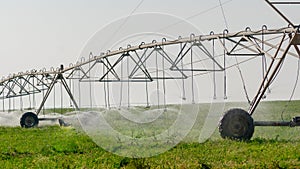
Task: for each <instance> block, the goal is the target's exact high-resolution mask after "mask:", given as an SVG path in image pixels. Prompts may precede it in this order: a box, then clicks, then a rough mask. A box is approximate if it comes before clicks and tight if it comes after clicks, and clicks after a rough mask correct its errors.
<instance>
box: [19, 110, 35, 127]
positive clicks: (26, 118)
mask: <svg viewBox="0 0 300 169" xmlns="http://www.w3.org/2000/svg"><path fill="white" fill-rule="evenodd" d="M20 124H21V127H23V128H32V127H36V126H37V125H38V124H39V119H38V117H37V115H36V114H34V113H32V112H26V113H24V114H23V115H22V117H21V119H20Z"/></svg>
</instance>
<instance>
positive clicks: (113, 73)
mask: <svg viewBox="0 0 300 169" xmlns="http://www.w3.org/2000/svg"><path fill="white" fill-rule="evenodd" d="M266 2H267V3H268V4H269V5H270V6H271V7H272V8H273V9H274V10H275V11H276V12H277V13H278V14H279V15H280V16H281V17H282V18H283V19H284V20H285V21H287V22H288V24H289V26H288V27H284V28H280V29H268V28H267V26H263V27H262V29H260V30H257V31H253V30H251V29H250V28H249V27H248V28H246V29H245V30H243V31H240V32H235V33H231V32H229V31H228V30H224V32H222V33H220V34H215V33H214V32H211V33H210V34H208V35H200V36H195V35H194V34H192V35H191V36H190V37H187V38H181V37H179V38H178V39H176V40H171V41H170V40H167V39H165V38H164V39H162V41H160V42H158V41H155V40H154V41H152V42H151V43H144V42H143V43H141V44H140V45H138V46H131V45H128V46H127V47H126V48H119V49H118V50H115V51H107V52H106V53H101V54H100V55H99V56H92V55H90V57H89V59H87V60H84V59H82V60H81V61H79V62H77V63H76V64H74V65H73V64H71V65H69V67H64V66H63V65H61V66H60V67H59V68H57V69H53V68H52V69H50V70H46V69H43V70H40V71H36V70H32V71H27V72H25V73H23V72H20V73H18V74H13V75H10V76H8V77H5V78H2V79H1V81H0V87H1V88H2V90H1V92H0V95H1V99H2V100H3V110H4V107H5V102H4V100H8V102H9V109H11V104H12V102H13V104H14V102H15V101H14V99H19V101H20V105H21V106H20V109H21V110H23V105H22V104H23V102H24V99H25V97H29V100H30V104H32V102H35V98H36V97H35V94H38V93H39V94H41V93H42V102H41V103H40V105H39V107H38V108H37V109H36V111H35V112H26V113H24V114H23V116H22V117H21V120H20V124H21V126H22V127H26V128H30V127H34V126H36V125H38V123H39V121H40V120H49V119H47V118H39V114H40V113H41V112H42V111H43V108H44V106H45V103H46V101H47V99H48V97H49V95H50V93H51V91H52V92H53V89H54V88H55V85H56V84H57V83H58V82H60V84H61V86H63V87H64V89H65V90H66V92H67V94H68V95H69V97H70V100H71V102H72V105H74V108H75V109H76V110H79V109H81V106H80V103H79V104H77V101H78V100H77V101H76V99H75V97H74V92H73V91H72V89H71V86H72V83H74V82H75V81H78V82H83V83H84V82H88V83H90V84H91V83H101V84H102V87H104V89H105V90H104V91H105V92H104V93H103V96H104V97H105V107H106V108H109V107H110V104H109V101H110V99H109V95H110V94H109V89H108V88H109V87H111V84H112V83H124V82H125V83H128V84H129V83H142V84H146V90H147V84H148V83H149V84H150V83H153V82H157V81H162V82H163V84H165V81H167V80H175V79H181V80H182V81H184V80H186V79H190V78H191V79H193V78H194V77H195V76H200V75H205V74H213V78H214V80H215V77H216V75H222V77H223V78H222V79H223V82H222V84H223V90H224V95H223V96H222V97H224V98H225V99H226V97H227V91H226V88H227V82H226V81H227V74H226V71H227V70H228V69H230V68H233V67H237V66H239V65H240V64H243V63H246V62H247V61H250V60H253V59H261V64H262V74H263V79H262V82H261V84H260V86H259V88H258V90H257V92H256V94H255V96H254V98H253V99H252V100H250V99H249V96H248V95H247V92H245V93H246V96H247V98H248V100H249V103H250V107H249V109H248V110H242V109H239V108H236V109H230V110H228V111H227V112H226V113H225V114H224V116H223V118H222V119H221V120H220V124H219V131H220V133H221V136H222V137H223V138H231V139H238V140H248V139H250V138H251V137H252V135H253V132H254V127H255V126H290V127H295V126H300V117H294V118H293V119H292V120H291V121H254V120H253V118H252V115H253V114H254V113H255V110H256V108H257V106H258V104H259V103H260V101H261V100H262V99H264V97H265V93H266V91H267V90H268V88H269V86H270V85H271V84H272V82H273V81H274V79H275V78H276V77H277V74H278V72H279V71H280V68H281V67H282V64H283V63H284V60H285V58H286V57H287V56H292V57H296V58H300V50H299V45H300V31H299V29H300V26H298V25H295V24H293V23H292V22H291V21H290V20H289V19H288V18H287V17H286V16H285V15H284V14H283V13H282V12H281V11H280V10H278V8H277V5H284V4H293V5H298V4H300V2H287V1H284V2H278V1H276V2H270V1H268V0H266ZM208 46H209V47H208ZM211 47H212V48H211ZM168 48H173V49H174V48H176V51H175V52H174V50H172V53H170V50H169V49H168ZM196 50H198V53H199V51H200V52H201V53H202V54H203V55H204V56H205V58H204V59H202V60H196V59H195V58H194V57H193V56H194V55H196V54H195V51H196ZM217 51H219V54H218V55H217V54H216V53H217ZM220 51H221V52H220ZM174 53H175V54H174ZM158 56H159V57H160V58H162V62H163V63H162V64H163V65H164V68H163V70H162V71H161V70H160V71H161V72H162V73H161V72H160V73H158V68H157V67H156V71H155V69H154V71H153V65H151V68H152V69H151V70H150V66H149V62H147V61H149V59H151V58H152V57H156V58H157V57H158ZM230 57H231V58H232V57H235V59H236V60H237V62H236V63H235V64H231V65H228V64H227V59H228V58H230ZM241 60H242V61H241ZM125 61H126V62H127V63H128V62H129V61H130V62H131V65H130V66H128V67H127V70H128V71H127V72H128V75H126V76H124V72H123V71H122V70H123V69H118V68H119V67H120V66H123V62H125ZM156 61H157V60H156ZM202 61H205V62H206V63H208V62H209V63H211V65H212V68H203V67H200V66H199V65H201V64H196V63H199V62H202ZM156 65H157V64H156ZM167 65H168V66H167ZM99 67H100V68H99ZM154 67H155V65H154ZM96 69H97V76H96V77H95V76H93V77H92V76H91V72H93V71H95V70H96ZM164 70H171V71H173V72H177V73H178V74H179V76H176V77H174V76H168V75H167V74H165V73H164ZM68 80H69V83H68ZM215 85H216V84H215V83H214V88H215ZM164 87H166V86H164ZM192 87H193V86H192ZM214 92H216V91H215V90H214ZM214 96H216V93H214ZM79 99H80V98H79ZM79 102H80V101H79ZM147 106H149V102H148V93H147Z"/></svg>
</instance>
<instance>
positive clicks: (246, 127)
mask: <svg viewBox="0 0 300 169" xmlns="http://www.w3.org/2000/svg"><path fill="white" fill-rule="evenodd" d="M219 132H220V134H221V136H222V138H225V139H226V138H228V139H232V140H239V141H247V140H250V139H251V137H252V135H253V133H254V122H253V118H252V117H251V115H250V114H249V113H248V112H246V111H245V110H242V109H231V110H228V111H227V112H226V113H225V115H224V116H223V118H222V119H221V121H220V124H219Z"/></svg>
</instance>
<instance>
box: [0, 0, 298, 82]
mask: <svg viewBox="0 0 300 169" xmlns="http://www.w3.org/2000/svg"><path fill="white" fill-rule="evenodd" d="M141 2H142V3H141ZM221 2H223V3H225V4H224V5H223V8H224V13H225V16H226V20H227V22H228V28H229V30H230V32H235V31H240V30H244V29H245V28H246V27H248V26H249V27H251V28H252V29H253V30H254V29H261V26H262V25H264V24H265V25H268V27H269V28H279V27H285V26H287V24H286V23H285V22H284V21H283V20H282V19H281V18H280V17H279V16H278V15H277V14H276V13H275V12H274V11H273V10H272V9H271V8H270V7H269V6H268V5H267V4H266V3H265V1H264V0H221ZM140 3H141V4H140ZM138 4H140V5H139V6H138ZM218 5H219V0H210V1H208V0H185V1H179V0H163V1H161V0H144V1H141V0H126V1H121V0H9V1H5V0H0V22H1V23H0V24H1V26H0V56H1V62H0V75H1V76H7V75H8V74H10V73H14V72H20V71H25V70H31V69H41V68H43V67H46V68H47V69H48V68H50V67H52V66H54V67H57V66H59V65H60V64H65V65H68V64H69V63H74V62H76V60H77V58H78V57H80V56H79V55H80V53H81V50H82V48H83V47H84V45H85V44H86V43H87V41H88V40H89V39H90V37H92V36H93V35H94V34H95V33H96V32H97V31H98V30H100V29H101V28H102V27H104V26H105V25H108V24H109V23H111V22H113V21H114V20H117V19H119V18H122V17H126V16H128V15H131V14H137V13H144V12H158V13H165V14H171V15H175V16H177V17H180V18H183V19H186V20H187V21H188V22H190V23H192V24H193V25H195V26H196V27H197V28H198V29H199V30H201V32H203V34H208V33H209V32H210V31H211V30H214V32H222V31H223V30H224V29H225V27H226V26H225V22H224V17H223V15H222V10H221V8H220V7H219V6H218ZM286 9H289V11H286ZM284 11H285V12H287V15H288V16H289V17H291V18H292V20H295V21H296V23H297V21H299V15H297V16H295V15H294V16H293V14H295V13H296V11H297V8H295V7H291V8H287V7H285V9H284ZM132 12H133V13H132ZM297 17H298V18H297ZM297 19H298V20H297ZM178 36H179V35H178Z"/></svg>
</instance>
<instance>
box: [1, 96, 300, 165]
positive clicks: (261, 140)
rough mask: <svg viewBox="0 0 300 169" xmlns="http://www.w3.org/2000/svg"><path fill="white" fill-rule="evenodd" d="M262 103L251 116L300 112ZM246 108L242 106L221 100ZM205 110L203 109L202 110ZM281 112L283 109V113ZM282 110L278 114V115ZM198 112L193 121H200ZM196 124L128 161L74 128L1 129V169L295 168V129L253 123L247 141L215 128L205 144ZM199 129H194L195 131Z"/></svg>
mask: <svg viewBox="0 0 300 169" xmlns="http://www.w3.org/2000/svg"><path fill="white" fill-rule="evenodd" d="M286 103H287V102H282V101H278V102H264V103H262V104H261V105H260V107H259V108H258V110H257V112H256V114H255V115H254V119H256V120H282V119H284V120H290V119H291V118H292V117H293V116H294V115H297V114H298V115H300V113H299V112H300V106H299V105H300V102H299V101H293V102H290V103H289V106H288V108H287V109H286V110H284V109H283V108H284V107H285V105H286ZM230 107H242V108H246V107H247V105H246V104H240V103H235V104H234V103H230V104H226V109H229V108H230ZM203 109H207V108H203ZM283 110H284V111H283ZM282 111H283V113H282ZM201 118H202V117H201V116H198V119H197V121H198V122H199V121H200V120H201ZM199 127H201V125H199V124H198V123H196V124H195V126H194V128H193V130H192V131H191V133H190V134H189V135H188V136H187V138H186V139H185V140H184V141H183V142H181V143H180V144H178V145H177V146H176V147H174V148H172V149H171V150H169V151H167V152H165V153H163V154H160V155H157V156H154V157H150V158H142V159H131V158H126V157H120V156H117V155H114V154H112V153H110V152H107V151H105V150H103V149H102V148H101V147H99V146H98V145H96V144H95V143H94V142H93V141H92V140H91V139H90V138H89V137H88V136H87V135H85V134H84V133H82V132H79V131H77V130H75V129H73V128H70V127H66V128H60V127H58V126H48V127H41V128H33V129H22V128H19V127H15V128H7V127H0V168H299V166H300V149H299V147H300V130H299V128H286V127H256V129H255V133H254V137H253V139H252V140H250V141H248V142H236V141H231V140H223V139H221V138H220V136H219V134H218V132H217V131H216V132H215V133H214V135H213V137H212V138H211V139H210V140H208V141H206V142H205V143H201V144H200V143H198V142H197V136H194V135H197V134H199V131H198V129H199ZM197 131H198V132H197Z"/></svg>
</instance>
